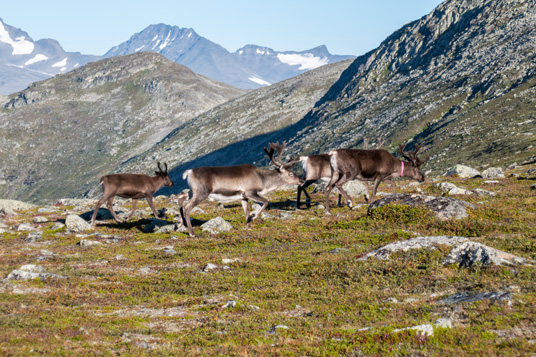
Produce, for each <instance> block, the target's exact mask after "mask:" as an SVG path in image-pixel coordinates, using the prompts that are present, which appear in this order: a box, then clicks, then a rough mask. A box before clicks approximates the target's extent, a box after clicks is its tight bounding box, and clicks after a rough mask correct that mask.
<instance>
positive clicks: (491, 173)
mask: <svg viewBox="0 0 536 357" xmlns="http://www.w3.org/2000/svg"><path fill="white" fill-rule="evenodd" d="M482 177H483V178H485V179H498V178H504V171H503V169H501V168H500V167H490V168H487V169H485V170H484V171H482Z"/></svg>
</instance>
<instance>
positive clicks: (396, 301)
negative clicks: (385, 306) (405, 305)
mask: <svg viewBox="0 0 536 357" xmlns="http://www.w3.org/2000/svg"><path fill="white" fill-rule="evenodd" d="M384 301H385V302H388V303H391V304H398V300H397V299H396V298H394V297H390V298H387V299H385V300H384Z"/></svg>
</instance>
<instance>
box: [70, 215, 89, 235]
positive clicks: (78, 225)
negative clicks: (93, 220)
mask: <svg viewBox="0 0 536 357" xmlns="http://www.w3.org/2000/svg"><path fill="white" fill-rule="evenodd" d="M65 226H66V227H67V230H69V231H71V232H73V233H78V232H84V231H87V230H91V229H92V227H91V225H90V224H89V223H88V222H86V221H85V220H84V219H83V218H81V217H80V216H77V215H74V214H70V215H68V216H67V218H66V219H65Z"/></svg>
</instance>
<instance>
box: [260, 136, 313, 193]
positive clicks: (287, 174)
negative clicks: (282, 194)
mask: <svg viewBox="0 0 536 357" xmlns="http://www.w3.org/2000/svg"><path fill="white" fill-rule="evenodd" d="M286 146H287V143H286V142H283V144H281V145H279V142H276V143H269V144H268V147H269V148H270V150H268V149H266V148H264V152H266V154H267V155H268V157H269V158H270V161H272V163H273V164H274V165H275V166H277V170H278V171H279V173H280V174H281V178H282V179H283V181H285V182H286V183H287V184H290V185H302V184H303V183H304V180H303V179H301V178H300V177H298V176H296V175H295V174H294V173H293V172H292V171H290V169H292V168H293V167H294V165H296V163H297V162H299V161H300V157H299V156H296V157H295V158H292V157H291V158H290V160H289V161H288V162H286V163H283V162H282V161H281V154H282V153H283V150H285V147H286ZM275 151H277V159H275V158H274V153H275Z"/></svg>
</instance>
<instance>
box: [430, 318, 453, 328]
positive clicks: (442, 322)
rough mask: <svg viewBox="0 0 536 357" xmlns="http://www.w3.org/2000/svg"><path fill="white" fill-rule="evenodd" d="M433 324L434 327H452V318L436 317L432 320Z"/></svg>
mask: <svg viewBox="0 0 536 357" xmlns="http://www.w3.org/2000/svg"><path fill="white" fill-rule="evenodd" d="M434 325H435V326H436V327H442V328H452V320H451V319H438V320H436V321H435V322H434Z"/></svg>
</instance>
